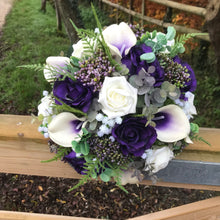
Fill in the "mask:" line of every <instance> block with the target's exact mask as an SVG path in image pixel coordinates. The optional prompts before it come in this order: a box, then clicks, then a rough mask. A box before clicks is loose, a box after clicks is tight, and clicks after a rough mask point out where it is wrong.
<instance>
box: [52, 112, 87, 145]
mask: <svg viewBox="0 0 220 220" xmlns="http://www.w3.org/2000/svg"><path fill="white" fill-rule="evenodd" d="M84 120H85V119H84V118H77V117H76V116H75V115H74V114H72V113H70V112H62V113H60V114H58V115H56V116H55V117H54V118H53V119H52V121H51V122H50V124H49V125H48V133H49V137H50V139H51V140H52V141H54V142H55V143H56V144H59V145H61V146H63V147H72V144H71V143H72V141H73V140H75V139H76V138H78V135H81V134H82V127H84V126H85V124H86V122H85V121H84Z"/></svg>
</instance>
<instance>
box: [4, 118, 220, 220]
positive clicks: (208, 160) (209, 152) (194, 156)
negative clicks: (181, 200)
mask: <svg viewBox="0 0 220 220" xmlns="http://www.w3.org/2000/svg"><path fill="white" fill-rule="evenodd" d="M31 121H32V118H31V117H30V116H18V115H0V172H2V173H16V174H26V175H37V176H51V177H64V178H75V179H79V178H80V175H79V174H77V173H76V172H75V171H74V170H73V168H71V167H70V166H69V165H68V164H65V163H63V162H61V161H58V162H51V163H46V164H44V163H41V162H40V161H41V160H47V159H50V158H51V156H52V155H51V153H50V152H49V150H48V145H47V140H46V139H44V137H43V135H41V134H40V133H39V132H37V128H38V126H39V122H37V121H35V122H34V123H31ZM200 136H202V137H203V138H204V139H205V140H207V141H209V142H210V143H211V145H212V146H211V147H210V146H208V145H206V144H204V143H203V142H196V143H194V144H192V145H190V146H188V147H187V148H186V149H185V150H184V152H183V153H182V154H181V155H180V156H179V157H177V158H176V160H175V161H173V162H172V163H170V164H169V166H168V167H167V168H166V169H165V170H164V171H161V172H160V173H159V174H158V177H159V180H160V181H158V182H157V184H156V185H158V186H167V187H179V188H191V189H204V190H214V191H220V129H211V128H202V129H200ZM6 164H7V166H6ZM177 165H178V166H177ZM186 167H187V168H186ZM174 168H175V169H174ZM171 174H172V175H171ZM180 174H181V175H180ZM141 184H146V185H152V182H151V180H147V176H146V179H145V180H144V181H143V182H142V183H141ZM3 219H4V220H9V219H10V220H12V219H19V220H20V219H21V220H23V219H24V220H35V219H36V220H46V219H48V220H49V219H54V220H58V219H59V220H61V219H65V220H68V219H92V218H80V217H68V216H56V215H46V214H33V213H23V212H10V211H0V220H3ZM132 219H134V220H135V219H136V220H144V219H149V220H151V219H169V220H171V219H175V220H176V219H177V220H178V219H187V220H188V219H219V220H220V197H215V198H211V199H207V200H203V201H199V202H195V203H191V204H187V205H183V206H179V207H176V208H171V209H168V210H164V211H160V212H156V213H151V214H147V215H144V216H140V217H136V218H132Z"/></svg>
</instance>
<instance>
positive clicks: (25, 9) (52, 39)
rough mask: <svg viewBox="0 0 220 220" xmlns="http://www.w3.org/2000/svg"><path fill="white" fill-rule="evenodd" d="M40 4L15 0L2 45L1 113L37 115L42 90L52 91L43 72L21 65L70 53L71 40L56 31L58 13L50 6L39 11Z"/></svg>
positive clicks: (32, 0)
mask: <svg viewBox="0 0 220 220" xmlns="http://www.w3.org/2000/svg"><path fill="white" fill-rule="evenodd" d="M39 9H40V1H36V0H22V1H18V0H17V1H15V3H14V6H13V9H12V11H11V13H10V14H9V15H8V16H7V20H6V25H5V27H4V29H3V36H2V38H1V44H0V55H1V56H0V57H1V58H0V59H1V60H0V61H1V62H0V77H1V81H0V91H1V96H0V103H1V104H0V111H1V112H4V113H13V114H29V113H31V112H35V111H36V109H37V104H38V102H39V100H40V98H41V96H42V91H43V90H45V89H48V88H49V85H48V83H47V82H46V81H45V80H44V77H43V73H42V72H38V73H36V72H34V71H30V70H27V69H24V68H18V66H20V65H26V64H35V63H41V64H43V63H45V60H46V58H47V57H48V56H57V55H59V54H60V52H61V51H65V52H66V51H68V48H69V46H70V43H69V40H68V38H67V36H66V34H64V33H58V32H57V30H56V14H55V11H54V9H53V8H52V7H51V6H50V4H47V12H46V13H45V14H44V13H42V12H40V10H39Z"/></svg>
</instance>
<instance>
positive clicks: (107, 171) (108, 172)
mask: <svg viewBox="0 0 220 220" xmlns="http://www.w3.org/2000/svg"><path fill="white" fill-rule="evenodd" d="M103 173H104V174H106V175H107V176H109V177H111V176H112V174H113V170H112V169H110V168H106V169H105V171H104V172H103Z"/></svg>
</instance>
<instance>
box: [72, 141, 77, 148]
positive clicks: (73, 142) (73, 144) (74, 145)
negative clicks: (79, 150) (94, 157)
mask: <svg viewBox="0 0 220 220" xmlns="http://www.w3.org/2000/svg"><path fill="white" fill-rule="evenodd" d="M77 145H78V142H77V141H72V146H73V148H74V149H75V148H76V146H77Z"/></svg>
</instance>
